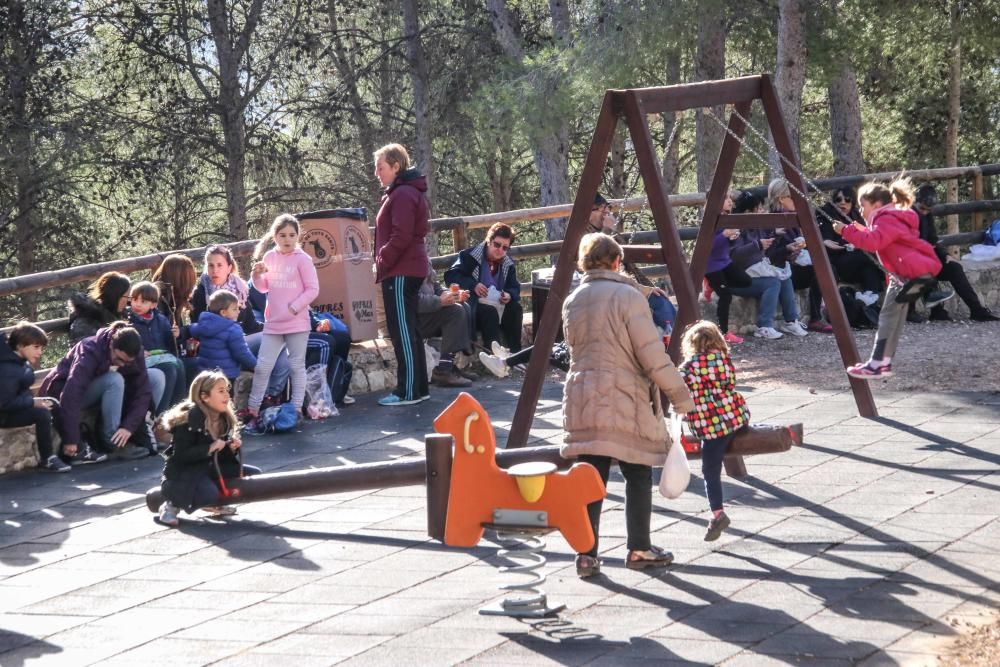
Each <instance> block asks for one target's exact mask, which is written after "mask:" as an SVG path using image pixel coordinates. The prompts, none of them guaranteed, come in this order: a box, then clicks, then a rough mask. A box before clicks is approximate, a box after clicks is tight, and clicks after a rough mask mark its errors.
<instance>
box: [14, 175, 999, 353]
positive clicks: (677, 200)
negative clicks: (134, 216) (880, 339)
mask: <svg viewBox="0 0 1000 667" xmlns="http://www.w3.org/2000/svg"><path fill="white" fill-rule="evenodd" d="M898 174H899V172H879V173H873V174H860V175H855V176H838V177H833V178H821V179H815V180H814V181H813V182H814V183H815V185H816V187H817V188H818V189H820V190H822V191H829V190H835V189H837V188H841V187H845V186H855V185H857V184H859V183H863V182H865V181H869V180H883V181H884V180H888V179H891V178H893V177H895V176H898ZM907 174H908V175H909V176H910V177H911V178H912V179H913V180H914V181H940V180H950V179H954V178H971V179H972V183H973V188H972V189H973V195H974V197H978V199H974V200H972V201H968V202H963V203H958V204H939V205H937V206H935V207H934V208H933V209H932V213H933V214H934V215H937V216H943V215H951V214H969V213H971V214H972V216H973V225H972V226H973V229H975V230H981V229H982V227H983V214H984V212H986V211H998V210H1000V200H982V199H981V197H982V196H983V194H984V187H983V178H984V177H986V176H994V175H1000V164H983V165H976V166H969V167H955V168H945V169H922V170H915V171H909V172H907ZM752 190H754V191H757V192H759V193H761V192H763V191H764V190H765V188H764V187H759V188H752ZM704 202H705V194H704V193H700V192H695V193H686V194H677V195H671V196H670V204H671V206H673V207H675V208H676V207H690V206H701V205H702V204H704ZM610 204H611V206H612V209H613V210H615V211H628V212H634V211H640V210H642V209H644V208H646V206H647V200H646V198H645V197H632V198H627V199H613V200H610ZM572 208H573V205H572V204H571V203H569V204H559V205H557V206H543V207H538V208H527V209H518V210H514V211H502V212H497V213H486V214H482V215H469V216H461V217H449V218H436V219H434V220H431V221H430V223H431V230H432V232H434V233H440V232H446V231H451V232H452V234H453V237H454V242H455V248H456V249H459V250H460V249H462V248H465V247H467V246H468V241H467V236H466V231H467V230H469V229H483V228H487V227H489V226H491V225H493V224H494V223H497V222H505V223H508V224H512V225H517V224H522V223H526V222H533V221H537V220H548V219H552V218H561V217H566V216H568V215H569V214H570V211H571V210H572ZM678 231H679V233H680V237H681V240H688V241H690V240H694V239H695V238H696V237H697V234H698V228H697V227H681V228H680V229H679V230H678ZM628 236H629V242H630V243H634V244H648V243H656V242H658V240H659V239H658V237H657V234H656V232H655V231H648V232H635V233H633V234H631V235H628ZM980 236H981V232H980V231H973V232H965V233H961V234H953V235H949V236H944V237H942V238H941V242H942V243H943V244H944V245H967V244H970V243H974V242H976V241H977V240H978V238H979V237H980ZM224 245H226V246H228V247H229V249H230V250H231V251H232V253H233V255H234V256H236V257H245V256H248V255H250V254H252V253H253V249H254V246H255V245H256V241H237V242H234V243H228V244H224ZM207 247H208V246H201V247H198V248H186V249H183V250H173V251H167V252H158V253H154V254H151V255H144V256H142V257H129V258H124V259H118V260H111V261H107V262H98V263H94V264H86V265H82V266H75V267H71V268H67V269H59V270H56V271H44V272H40V273H33V274H29V275H24V276H14V277H11V278H3V279H0V297H4V296H10V295H14V294H23V293H26V292H34V291H38V290H43V289H49V288H53V287H61V286H63V285H68V284H72V283H78V282H83V281H88V280H94V279H96V278H98V277H99V276H100V275H101V274H103V273H106V272H108V271H119V272H121V273H132V272H137V271H149V270H152V269H155V268H156V267H157V266H159V265H160V263H161V262H162V261H163V259H164V258H166V257H167V255H171V254H181V255H186V256H188V257H191V258H192V259H200V258H201V257H203V256H204V254H205V250H206V248H207ZM561 247H562V241H546V242H542V243H529V244H522V245H517V246H514V247H512V248H511V249H510V253H509V254H510V257H512V258H515V259H517V258H527V257H544V256H547V255H554V254H556V253H558V252H559V249H560V248H561ZM456 257H457V253H452V254H448V255H441V256H438V257H434V258H432V260H431V263H432V264H433V266H434V268H435V269H436V270H441V269H445V268H447V267H448V266H450V265H451V264H452V262H454V260H455V258H456ZM644 273H646V274H647V275H649V276H651V277H655V276H659V275H665V274H666V268H665V267H664V266H653V267H648V268H646V269H644ZM529 292H530V284H529V283H522V285H521V293H522V294H524V295H526V294H528V293H529ZM68 322H69V320H68V318H58V319H52V320H45V321H43V322H39V323H38V325H39V326H41V327H42V328H43V329H45V330H46V331H49V332H52V333H59V332H62V331H65V330H66V328H67V327H68ZM6 330H7V329H0V331H6Z"/></svg>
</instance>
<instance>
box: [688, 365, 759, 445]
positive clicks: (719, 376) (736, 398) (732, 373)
mask: <svg viewBox="0 0 1000 667" xmlns="http://www.w3.org/2000/svg"><path fill="white" fill-rule="evenodd" d="M680 372H681V375H682V376H683V378H684V382H686V383H687V386H688V389H689V390H690V391H691V397H692V398H693V399H694V410H692V411H691V412H689V413H687V417H686V418H687V422H688V425H689V426H690V427H691V431H692V432H693V433H694V434H695V435H696V436H697V437H699V438H701V439H702V440H714V439H715V438H721V437H723V436H726V435H729V434H730V433H732V432H734V431H736V430H738V429H740V428H742V427H743V426H746V425H747V424H748V423H749V422H750V410H748V409H747V403H746V401H745V400H744V399H743V396H742V395H741V394H740V393H739V392H738V391H736V370H735V369H734V368H733V362H732V361H730V359H729V356H728V355H726V354H724V353H722V352H709V353H707V354H699V355H697V356H695V357H692V358H690V359H688V360H687V361H685V362H684V363H683V364H681V367H680Z"/></svg>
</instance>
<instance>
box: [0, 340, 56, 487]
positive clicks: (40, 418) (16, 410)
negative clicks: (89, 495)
mask: <svg viewBox="0 0 1000 667" xmlns="http://www.w3.org/2000/svg"><path fill="white" fill-rule="evenodd" d="M48 343H49V338H48V336H46V335H45V332H44V331H42V330H41V329H39V328H38V327H36V326H35V325H34V324H29V323H28V322H21V323H20V324H18V325H17V326H15V327H14V328H13V329H12V330H11V332H10V335H9V336H5V335H3V334H2V333H0V428H16V427H18V426H31V425H34V427H35V437H36V439H37V441H38V455H39V458H40V460H41V466H42V467H43V468H45V469H47V470H51V471H53V472H69V470H70V467H69V465H68V464H66V463H64V462H63V461H62V459H60V458H59V457H58V456H56V455H55V453H54V452H53V451H52V413H51V412H50V411H49V408H50V407H51V401H50V400H49V399H45V398H35V397H34V396H33V395H32V393H31V385H32V384H34V383H35V371H34V368H33V366H37V365H38V362H39V360H40V359H41V358H42V352H43V351H44V350H45V346H46V345H48Z"/></svg>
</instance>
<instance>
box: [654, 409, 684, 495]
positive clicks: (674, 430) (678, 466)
mask: <svg viewBox="0 0 1000 667" xmlns="http://www.w3.org/2000/svg"><path fill="white" fill-rule="evenodd" d="M690 481H691V469H690V468H689V467H688V460H687V455H686V454H685V453H684V445H683V444H682V443H681V416H680V415H675V414H672V415H670V451H668V452H667V460H666V461H665V462H664V464H663V470H662V471H661V472H660V495H662V496H663V497H664V498H677V497H679V496H680V495H681V494H682V493H684V490H685V489H687V487H688V482H690Z"/></svg>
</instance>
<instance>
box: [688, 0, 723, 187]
mask: <svg viewBox="0 0 1000 667" xmlns="http://www.w3.org/2000/svg"><path fill="white" fill-rule="evenodd" d="M725 75H726V28H725V11H724V9H723V6H722V3H716V2H710V3H707V4H705V5H703V6H702V7H701V10H700V11H699V14H698V48H697V51H696V53H695V62H694V80H695V81H711V80H714V79H722V78H724V77H725ZM709 113H711V114H714V116H715V118H716V119H721V120H722V122H723V123H725V122H726V119H725V118H724V117H723V114H724V113H725V106H724V105H719V106H715V107H711V108H710V109H697V110H695V116H694V117H695V154H696V155H697V162H698V166H697V169H698V191H699V192H705V191H707V190H708V188H709V187H710V186H711V185H712V177H713V176H714V175H715V166H716V164H717V163H718V162H719V151H720V150H721V149H722V138H723V136H725V130H724V129H723V128H722V127H721V126H720V125H719V124H718V123H717V122H715V120H714V119H712V118H710V117H708V114H709Z"/></svg>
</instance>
